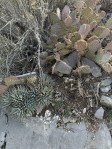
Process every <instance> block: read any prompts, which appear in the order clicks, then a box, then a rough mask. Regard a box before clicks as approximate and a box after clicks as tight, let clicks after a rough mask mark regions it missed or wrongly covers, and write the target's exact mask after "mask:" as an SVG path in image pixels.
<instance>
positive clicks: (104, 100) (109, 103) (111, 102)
mask: <svg viewBox="0 0 112 149" xmlns="http://www.w3.org/2000/svg"><path fill="white" fill-rule="evenodd" d="M100 103H101V104H102V105H104V106H106V107H109V108H112V98H111V97H108V96H104V95H102V96H101V100H100Z"/></svg>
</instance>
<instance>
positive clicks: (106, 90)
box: [100, 86, 111, 93]
mask: <svg viewBox="0 0 112 149" xmlns="http://www.w3.org/2000/svg"><path fill="white" fill-rule="evenodd" d="M100 90H101V91H102V92H104V93H108V92H109V91H110V90H111V86H106V87H101V88H100Z"/></svg>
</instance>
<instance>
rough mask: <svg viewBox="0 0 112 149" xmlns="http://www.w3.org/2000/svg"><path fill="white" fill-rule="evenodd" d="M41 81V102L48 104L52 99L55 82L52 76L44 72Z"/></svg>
mask: <svg viewBox="0 0 112 149" xmlns="http://www.w3.org/2000/svg"><path fill="white" fill-rule="evenodd" d="M39 81H40V83H39V89H38V90H39V104H41V105H46V104H48V103H49V101H51V99H52V94H53V88H54V85H55V83H54V81H53V79H52V78H51V77H50V76H48V75H47V74H44V73H42V74H41V75H40V78H39Z"/></svg>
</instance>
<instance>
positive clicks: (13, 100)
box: [2, 84, 38, 119]
mask: <svg viewBox="0 0 112 149" xmlns="http://www.w3.org/2000/svg"><path fill="white" fill-rule="evenodd" d="M37 104H38V95H37V93H36V91H35V89H34V88H33V87H32V86H28V85H26V84H18V85H12V86H10V87H9V88H8V89H7V90H6V91H5V93H4V94H3V96H2V107H3V108H5V109H10V111H9V114H10V115H11V116H12V117H14V118H18V119H21V118H24V117H27V116H28V115H31V114H32V113H33V112H34V111H35V110H36V106H37Z"/></svg>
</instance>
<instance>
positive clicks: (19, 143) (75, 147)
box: [0, 117, 111, 149]
mask: <svg viewBox="0 0 112 149" xmlns="http://www.w3.org/2000/svg"><path fill="white" fill-rule="evenodd" d="M2 118H3V117H1V119H2ZM0 122H1V123H0V130H1V131H0V132H2V130H3V131H4V130H5V127H4V126H2V124H4V120H3V121H0ZM93 148H95V149H111V136H110V133H109V130H108V128H107V126H106V125H105V124H101V125H100V127H99V130H98V131H97V132H96V133H95V134H94V133H92V132H89V131H88V130H87V129H86V125H85V123H84V122H81V123H80V124H76V123H75V124H69V125H67V129H66V130H65V129H63V128H57V127H56V123H55V121H51V120H50V119H49V120H48V119H47V121H45V119H40V118H31V119H28V120H26V121H24V123H21V122H18V121H15V120H12V119H9V122H8V127H7V137H6V149H93Z"/></svg>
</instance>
